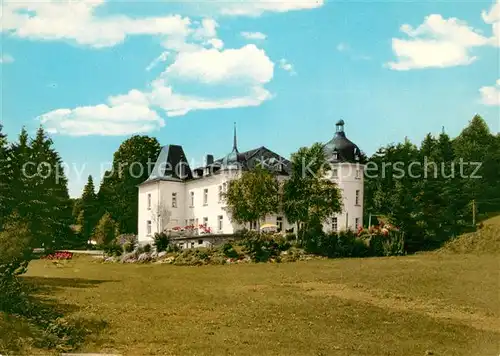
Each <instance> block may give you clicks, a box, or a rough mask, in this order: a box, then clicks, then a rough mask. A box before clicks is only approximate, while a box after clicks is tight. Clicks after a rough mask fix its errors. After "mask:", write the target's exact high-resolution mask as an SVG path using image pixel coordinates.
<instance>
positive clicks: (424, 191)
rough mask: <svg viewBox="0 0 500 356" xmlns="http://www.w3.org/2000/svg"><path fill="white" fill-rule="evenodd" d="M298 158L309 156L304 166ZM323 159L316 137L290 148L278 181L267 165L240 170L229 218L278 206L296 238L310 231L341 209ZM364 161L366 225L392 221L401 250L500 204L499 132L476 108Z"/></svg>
mask: <svg viewBox="0 0 500 356" xmlns="http://www.w3.org/2000/svg"><path fill="white" fill-rule="evenodd" d="M303 162H314V164H313V165H312V166H311V167H310V169H308V170H307V171H304V167H303ZM325 162H326V158H325V156H324V153H323V145H322V144H320V143H316V144H314V145H312V146H311V147H303V148H301V149H299V150H298V151H297V152H296V153H294V154H293V155H292V158H291V175H290V177H289V179H288V180H286V181H284V182H281V183H280V182H279V181H278V179H277V177H276V176H275V175H273V173H272V172H269V171H266V170H265V169H257V170H254V171H251V172H245V173H244V174H243V175H242V177H241V178H239V179H236V180H233V181H231V182H230V184H229V187H228V191H227V192H226V193H225V198H226V201H227V204H228V208H229V212H230V213H231V216H232V218H233V219H234V220H235V221H237V222H239V223H244V224H246V223H251V222H258V221H260V220H262V219H265V217H266V216H267V215H271V214H278V213H284V215H285V216H286V218H287V220H288V221H289V222H291V223H294V224H296V226H297V230H296V231H297V234H298V238H299V240H307V239H314V238H315V236H316V235H320V234H322V226H323V224H324V223H326V222H328V220H329V219H330V218H331V216H332V215H334V214H336V213H339V212H340V211H341V210H342V205H341V200H340V199H341V194H340V192H339V189H338V187H337V185H336V184H335V183H333V182H331V181H329V180H325V179H322V178H321V177H324V176H325V175H326V174H327V173H328V172H327V170H328V169H331V166H330V165H328V164H325ZM363 163H365V168H366V171H365V173H366V175H365V197H364V204H365V205H364V206H365V209H364V211H365V217H364V226H365V227H366V226H367V225H368V224H369V223H370V222H371V223H372V224H375V223H377V222H378V220H381V221H384V222H386V223H390V224H392V225H394V226H396V227H397V228H398V229H399V231H401V232H402V233H403V235H404V241H405V246H404V248H405V250H406V251H407V252H415V251H419V250H429V249H433V248H437V247H439V246H440V245H441V244H442V243H443V242H445V241H447V240H448V239H450V238H453V237H455V236H458V235H459V234H461V233H462V232H464V231H467V230H469V229H474V228H475V224H474V217H476V219H478V218H479V217H481V215H483V216H484V215H487V214H488V213H493V212H499V211H500V135H499V134H496V135H494V134H493V133H491V131H490V130H489V128H488V126H487V124H486V122H485V121H484V120H483V119H482V118H481V117H480V116H479V115H476V116H475V117H474V118H473V119H472V121H471V122H470V123H469V125H468V126H467V127H466V128H465V129H464V130H463V131H462V132H461V134H460V135H459V136H458V137H456V138H455V139H451V138H450V137H449V136H448V135H447V134H446V133H445V132H442V133H441V134H440V135H439V136H438V137H434V136H433V135H431V134H428V135H427V136H426V137H425V139H424V140H423V142H422V143H421V145H420V146H419V147H417V146H416V145H415V144H413V143H411V142H410V141H409V140H408V139H405V141H404V142H402V143H399V144H390V145H387V146H385V147H382V148H380V149H379V150H378V151H377V152H376V153H375V154H373V155H372V156H371V157H368V158H367V157H366V156H364V155H363ZM400 173H402V174H400ZM370 215H372V216H373V218H371V216H370Z"/></svg>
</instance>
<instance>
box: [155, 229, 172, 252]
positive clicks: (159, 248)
mask: <svg viewBox="0 0 500 356" xmlns="http://www.w3.org/2000/svg"><path fill="white" fill-rule="evenodd" d="M153 240H154V242H153V246H154V247H155V248H156V252H164V251H167V249H168V248H169V245H170V236H168V234H167V233H165V232H160V233H156V234H155V235H154V237H153Z"/></svg>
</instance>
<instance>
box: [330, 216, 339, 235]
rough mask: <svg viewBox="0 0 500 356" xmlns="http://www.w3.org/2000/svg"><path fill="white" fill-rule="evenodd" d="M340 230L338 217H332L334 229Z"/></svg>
mask: <svg viewBox="0 0 500 356" xmlns="http://www.w3.org/2000/svg"><path fill="white" fill-rule="evenodd" d="M338 230H339V226H338V221H337V217H334V218H332V231H335V232H336V231H338Z"/></svg>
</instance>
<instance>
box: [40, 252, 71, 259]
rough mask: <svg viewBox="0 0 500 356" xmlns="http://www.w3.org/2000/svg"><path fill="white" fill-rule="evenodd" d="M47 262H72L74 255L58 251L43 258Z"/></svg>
mask: <svg viewBox="0 0 500 356" xmlns="http://www.w3.org/2000/svg"><path fill="white" fill-rule="evenodd" d="M41 258H42V259H45V260H71V259H72V258H73V253H72V252H68V251H58V252H54V253H51V254H48V255H46V256H43V257H41Z"/></svg>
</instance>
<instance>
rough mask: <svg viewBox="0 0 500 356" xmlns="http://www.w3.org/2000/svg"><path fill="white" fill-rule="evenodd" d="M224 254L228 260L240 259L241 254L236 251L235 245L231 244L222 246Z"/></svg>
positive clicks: (227, 243)
mask: <svg viewBox="0 0 500 356" xmlns="http://www.w3.org/2000/svg"><path fill="white" fill-rule="evenodd" d="M221 250H222V253H223V254H224V256H225V257H228V258H238V257H239V254H238V252H236V250H235V249H234V247H233V245H232V244H231V243H229V242H226V243H224V244H223V245H222V246H221Z"/></svg>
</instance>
